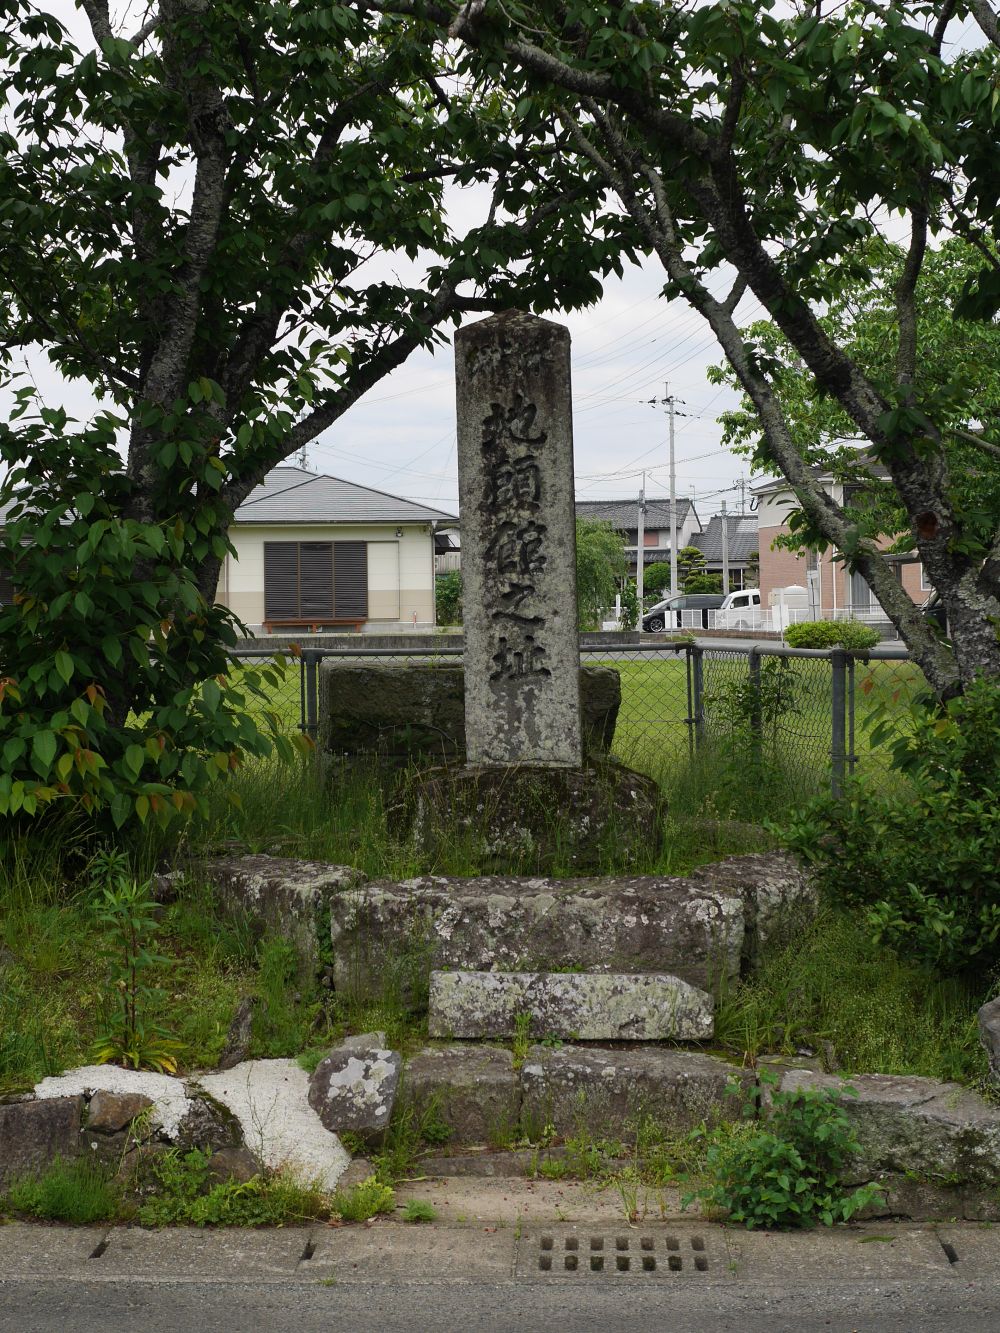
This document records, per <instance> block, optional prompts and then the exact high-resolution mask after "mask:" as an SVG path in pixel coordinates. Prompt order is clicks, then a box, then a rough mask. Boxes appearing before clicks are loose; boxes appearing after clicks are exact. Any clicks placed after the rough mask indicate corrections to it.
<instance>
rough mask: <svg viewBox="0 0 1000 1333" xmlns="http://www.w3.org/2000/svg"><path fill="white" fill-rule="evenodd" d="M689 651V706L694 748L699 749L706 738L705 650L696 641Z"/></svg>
mask: <svg viewBox="0 0 1000 1333" xmlns="http://www.w3.org/2000/svg"><path fill="white" fill-rule="evenodd" d="M687 653H688V670H689V674H690V681H691V697H690V699H689V702H688V708H689V710H690V713H691V722H692V727H691V731H692V733H693V736H694V748H695V749H699V748H700V747H701V745H702V743H703V742H704V740H705V650H704V648H702V647H700V646H699V645H698V644H696V643H694V644H691V645H690V647H689V648H688V650H687Z"/></svg>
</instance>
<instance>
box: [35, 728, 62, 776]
mask: <svg viewBox="0 0 1000 1333" xmlns="http://www.w3.org/2000/svg"><path fill="white" fill-rule="evenodd" d="M31 754H32V767H33V768H34V770H35V772H36V773H38V775H39V776H40V777H45V776H46V774H47V773H48V771H49V769H50V768H51V767H52V760H53V759H54V758H55V757H56V738H55V736H54V735H53V734H52V732H51V731H37V732H36V733H35V735H34V736H33V737H32V738H31Z"/></svg>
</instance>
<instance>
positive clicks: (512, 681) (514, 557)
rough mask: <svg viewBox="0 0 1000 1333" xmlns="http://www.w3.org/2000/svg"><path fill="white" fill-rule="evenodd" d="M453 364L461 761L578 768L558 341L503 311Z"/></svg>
mask: <svg viewBox="0 0 1000 1333" xmlns="http://www.w3.org/2000/svg"><path fill="white" fill-rule="evenodd" d="M455 366H456V372H455V373H456V388H457V397H458V486H459V498H460V510H461V523H462V581H463V599H462V600H463V607H464V620H465V732H466V745H467V750H468V760H469V763H470V764H472V765H493V764H541V765H552V766H559V767H579V766H580V764H581V763H582V758H583V751H582V743H581V729H580V675H579V668H580V649H579V638H578V633H577V610H576V511H575V505H574V499H573V424H572V412H571V405H570V404H571V400H570V361H569V332H568V331H567V330H566V329H565V328H564V327H563V326H562V325H560V324H554V323H552V322H551V321H549V320H544V319H539V318H537V317H536V316H534V315H530V314H527V313H525V312H523V311H507V312H505V313H504V314H501V315H495V316H493V317H492V318H490V319H485V320H482V321H481V322H479V323H477V324H473V325H470V326H469V327H468V328H465V329H462V330H461V331H460V332H459V333H458V334H457V335H456V337H455Z"/></svg>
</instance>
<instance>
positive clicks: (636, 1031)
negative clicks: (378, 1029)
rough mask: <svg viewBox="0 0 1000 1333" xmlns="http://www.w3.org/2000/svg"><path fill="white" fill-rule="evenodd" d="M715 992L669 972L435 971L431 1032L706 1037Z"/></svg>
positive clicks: (613, 1037) (454, 1034)
mask: <svg viewBox="0 0 1000 1333" xmlns="http://www.w3.org/2000/svg"><path fill="white" fill-rule="evenodd" d="M713 1005H714V1002H713V1000H712V997H711V995H709V994H708V993H707V992H706V991H703V990H699V989H698V987H696V986H692V985H689V983H688V982H686V981H682V980H681V979H680V978H679V977H674V976H669V975H667V974H665V973H634V972H633V973H623V972H612V973H602V972H437V971H435V972H432V973H431V982H430V999H429V1003H428V1030H429V1032H430V1035H431V1036H432V1037H459V1038H464V1039H467V1038H470V1037H474V1038H475V1037H501V1038H503V1037H507V1038H509V1037H513V1036H514V1035H515V1033H518V1032H519V1031H520V1030H521V1025H522V1023H523V1024H524V1025H525V1031H526V1032H527V1034H529V1035H531V1036H533V1037H559V1038H563V1039H569V1040H574V1041H704V1040H705V1039H707V1038H709V1037H711V1036H712V1033H713V1030H714V1026H713V1017H712V1010H713Z"/></svg>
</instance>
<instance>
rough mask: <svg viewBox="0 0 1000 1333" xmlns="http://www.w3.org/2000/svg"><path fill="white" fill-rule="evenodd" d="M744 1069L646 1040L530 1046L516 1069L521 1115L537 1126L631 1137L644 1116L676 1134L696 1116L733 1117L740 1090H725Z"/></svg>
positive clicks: (744, 1079) (746, 1075) (743, 1078)
mask: <svg viewBox="0 0 1000 1333" xmlns="http://www.w3.org/2000/svg"><path fill="white" fill-rule="evenodd" d="M733 1079H736V1080H737V1081H738V1082H740V1083H742V1084H743V1085H744V1086H747V1085H749V1084H750V1083H751V1082H752V1075H751V1073H750V1071H749V1070H745V1069H739V1068H737V1067H736V1066H734V1065H730V1064H727V1063H726V1062H725V1061H724V1060H718V1059H716V1058H715V1057H714V1056H710V1055H703V1054H701V1053H698V1052H691V1051H678V1050H672V1049H670V1048H669V1047H659V1046H648V1047H635V1048H629V1049H625V1050H616V1049H603V1048H595V1047H583V1048H579V1047H576V1048H574V1047H565V1046H564V1047H557V1048H550V1047H546V1046H532V1047H531V1049H530V1051H529V1052H528V1056H527V1059H526V1060H525V1062H524V1066H523V1067H522V1069H521V1090H522V1100H521V1121H522V1124H523V1125H524V1126H525V1128H526V1129H528V1130H530V1131H532V1132H536V1133H537V1132H538V1131H539V1130H541V1129H543V1128H544V1126H546V1125H552V1126H554V1128H555V1130H556V1132H557V1133H558V1134H560V1135H563V1136H565V1135H569V1134H573V1133H576V1132H578V1131H579V1129H581V1128H587V1129H589V1131H590V1132H591V1133H592V1134H599V1135H602V1136H606V1137H609V1138H610V1137H616V1138H621V1139H624V1140H631V1139H634V1138H635V1135H636V1129H637V1126H638V1125H639V1124H640V1123H641V1122H642V1121H643V1120H644V1119H646V1118H647V1117H652V1118H653V1119H654V1120H655V1121H656V1123H657V1124H658V1125H659V1126H660V1127H662V1128H663V1130H664V1131H666V1132H668V1133H671V1134H672V1133H684V1132H686V1131H687V1130H689V1129H693V1128H694V1127H695V1126H696V1125H700V1124H701V1123H702V1122H703V1121H707V1122H709V1123H715V1122H717V1121H720V1120H728V1119H737V1118H738V1117H739V1114H740V1109H741V1104H742V1100H743V1099H742V1096H734V1095H733V1094H731V1093H728V1092H727V1091H726V1087H727V1084H728V1083H729V1082H730V1081H731V1080H733Z"/></svg>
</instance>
